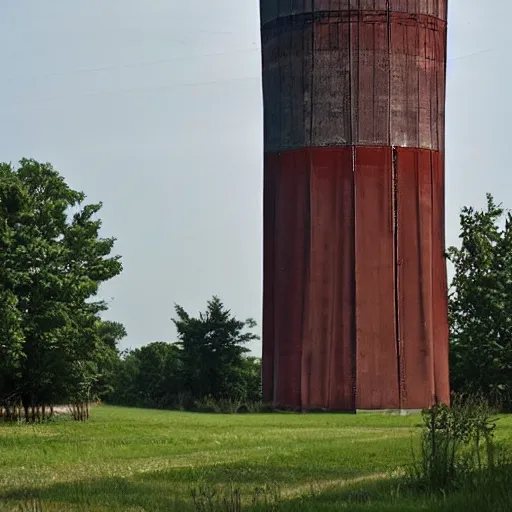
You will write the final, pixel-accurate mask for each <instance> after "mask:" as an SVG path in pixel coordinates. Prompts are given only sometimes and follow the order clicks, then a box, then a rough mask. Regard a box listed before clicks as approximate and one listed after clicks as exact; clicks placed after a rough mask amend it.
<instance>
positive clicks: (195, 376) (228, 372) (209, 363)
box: [173, 297, 258, 400]
mask: <svg viewBox="0 0 512 512" xmlns="http://www.w3.org/2000/svg"><path fill="white" fill-rule="evenodd" d="M175 311H176V318H175V319H173V322H174V324H175V326H176V329H177V331H178V337H179V340H180V341H179V345H180V346H181V348H182V353H181V354H182V361H183V386H184V389H185V390H186V391H187V392H189V393H190V394H191V396H192V398H194V399H199V400H201V399H203V398H205V397H211V398H213V399H214V400H220V399H233V398H240V399H245V398H247V388H246V381H245V379H244V354H246V353H247V352H248V349H247V348H246V347H245V346H244V345H245V344H247V343H248V342H250V341H253V340H256V339H258V336H257V335H255V334H253V333H252V332H250V329H253V328H254V327H255V326H256V323H255V322H254V320H252V319H248V320H245V321H242V320H238V319H237V318H236V317H235V316H234V315H233V314H232V313H231V311H230V310H228V309H226V308H225V307H224V304H223V303H222V302H221V300H220V299H219V298H218V297H213V298H212V299H211V300H210V301H208V303H207V306H206V311H205V312H204V313H200V314H199V316H198V317H192V316H190V315H189V314H188V313H187V312H186V311H185V310H184V309H183V308H182V307H181V306H179V305H176V306H175Z"/></svg>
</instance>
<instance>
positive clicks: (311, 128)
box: [309, 0, 315, 146]
mask: <svg viewBox="0 0 512 512" xmlns="http://www.w3.org/2000/svg"><path fill="white" fill-rule="evenodd" d="M314 79H315V0H311V83H310V87H311V91H310V95H309V96H310V99H309V103H310V105H309V108H310V110H311V115H310V118H309V141H310V146H313V118H314V110H315V109H314V108H313V99H314V90H315V82H314Z"/></svg>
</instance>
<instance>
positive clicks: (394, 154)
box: [391, 146, 403, 409]
mask: <svg viewBox="0 0 512 512" xmlns="http://www.w3.org/2000/svg"><path fill="white" fill-rule="evenodd" d="M391 151H392V173H391V174H392V181H393V252H394V260H395V265H394V267H395V293H394V298H393V299H394V302H395V336H396V338H395V340H396V357H397V378H398V406H399V409H402V406H403V404H402V378H403V375H402V347H401V340H400V262H399V253H398V250H399V233H398V213H399V212H398V169H397V167H398V166H397V161H398V152H397V149H396V147H395V146H392V149H391Z"/></svg>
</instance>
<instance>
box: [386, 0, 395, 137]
mask: <svg viewBox="0 0 512 512" xmlns="http://www.w3.org/2000/svg"><path fill="white" fill-rule="evenodd" d="M386 11H387V21H388V146H391V100H392V97H393V96H392V94H391V74H392V69H391V8H390V5H389V0H386Z"/></svg>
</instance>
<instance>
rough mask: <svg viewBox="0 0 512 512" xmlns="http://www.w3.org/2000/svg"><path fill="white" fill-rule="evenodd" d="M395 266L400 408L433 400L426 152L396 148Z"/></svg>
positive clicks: (428, 160)
mask: <svg viewBox="0 0 512 512" xmlns="http://www.w3.org/2000/svg"><path fill="white" fill-rule="evenodd" d="M396 173H397V199H398V200H397V220H398V224H397V233H398V246H397V268H398V290H397V291H398V308H399V332H398V340H399V361H400V383H401V389H400V401H401V408H402V409H421V408H422V407H425V404H430V403H433V402H434V396H435V386H434V354H433V318H432V316H433V311H432V301H433V295H432V277H433V269H432V235H433V233H432V170H431V153H430V152H429V151H425V150H418V149H409V148H398V149H397V156H396Z"/></svg>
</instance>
